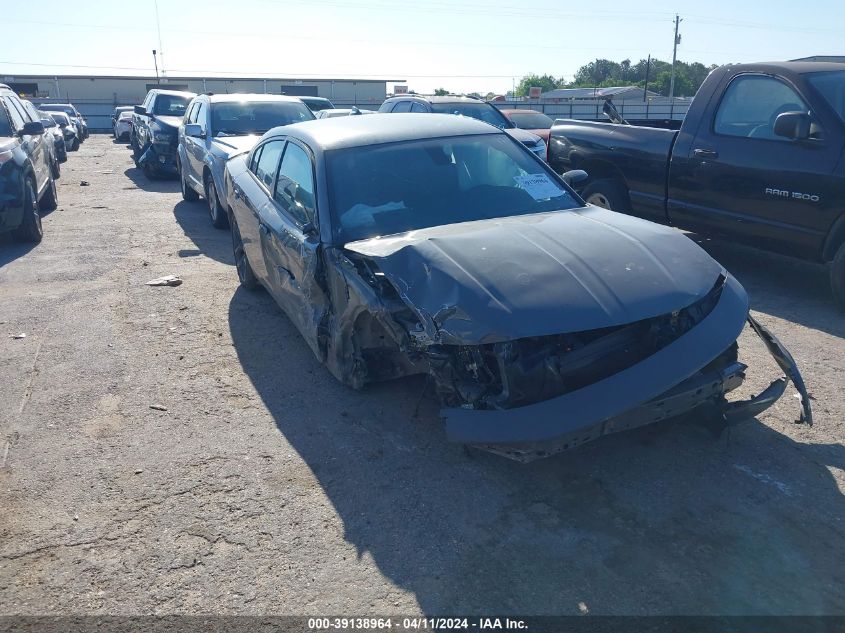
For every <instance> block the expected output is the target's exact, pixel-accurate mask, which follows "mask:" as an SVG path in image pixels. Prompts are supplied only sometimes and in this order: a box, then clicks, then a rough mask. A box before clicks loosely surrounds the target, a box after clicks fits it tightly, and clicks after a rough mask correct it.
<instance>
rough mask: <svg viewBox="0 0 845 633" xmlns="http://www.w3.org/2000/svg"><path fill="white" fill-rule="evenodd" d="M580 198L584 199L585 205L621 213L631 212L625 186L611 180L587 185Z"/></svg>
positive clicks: (605, 179) (606, 179)
mask: <svg viewBox="0 0 845 633" xmlns="http://www.w3.org/2000/svg"><path fill="white" fill-rule="evenodd" d="M581 197H582V198H584V200H585V202H587V204H592V205H595V206H597V207H601V208H603V209H611V210H613V211H621V212H623V213H626V212H628V211H630V210H631V204H630V203H629V202H628V192H627V191H626V189H625V185H623V184H622V183H621V182H619V181H618V180H613V179H611V178H604V179H602V180H596V181H595V182H593V183H591V184H589V185H587V187H586V188H585V189H584V193H582V194H581Z"/></svg>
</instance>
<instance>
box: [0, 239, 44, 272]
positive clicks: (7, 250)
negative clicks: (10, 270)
mask: <svg viewBox="0 0 845 633" xmlns="http://www.w3.org/2000/svg"><path fill="white" fill-rule="evenodd" d="M36 246H38V244H33V243H32V242H18V241H16V240H15V239H14V237H12V235H11V234H10V233H5V234H3V233H0V268H2V267H3V266H5V265H6V264H9V263H11V262H13V261H15V260H16V259H18V258H20V257H23V256H24V255H26V254H27V253H28V252H29V251H31V250H32V249H33V248H35V247H36Z"/></svg>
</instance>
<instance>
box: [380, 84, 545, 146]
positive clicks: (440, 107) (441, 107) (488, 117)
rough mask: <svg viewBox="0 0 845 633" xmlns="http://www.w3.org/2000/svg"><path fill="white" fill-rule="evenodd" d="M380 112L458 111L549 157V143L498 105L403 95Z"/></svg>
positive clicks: (447, 97) (459, 99) (471, 98)
mask: <svg viewBox="0 0 845 633" xmlns="http://www.w3.org/2000/svg"><path fill="white" fill-rule="evenodd" d="M378 111H379V112H393V113H396V112H419V113H423V112H434V113H437V114H458V115H461V116H465V117H470V118H473V119H478V120H479V121H484V122H485V123H489V124H490V125H495V126H496V127H497V128H499V129H501V130H504V131H505V132H506V133H507V134H508V135H510V136H511V137H512V138H514V139H516V140H517V141H519V142H520V143H522V144H523V145H525V147H527V148H528V149H529V150H531V151H532V152H533V153H534V154H536V155H537V156H539V157H540V158H542V159H543V160H545V159H546V142H545V141H544V140H543V139H541V138H540V137H539V136H537V135H536V134H532V133H531V132H527V131H525V130H520V129H519V128H518V127H516V126H515V125H514V124H513V123H511V122H510V121H509V120H508V119H507V118H506V117H505V115H503V114H502V113H501V112H499V109H498V108H496V106H494V105H491V104H489V103H487V102H486V101H481V100H480V99H475V98H473V97H463V96H443V97H430V96H424V95H402V96H401V97H391V98H390V99H386V100H385V101H384V103H382V104H381V107H380V108H379V110H378Z"/></svg>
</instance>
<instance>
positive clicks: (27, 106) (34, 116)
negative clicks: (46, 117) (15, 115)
mask: <svg viewBox="0 0 845 633" xmlns="http://www.w3.org/2000/svg"><path fill="white" fill-rule="evenodd" d="M21 104H22V105H23V109H24V110H25V112H26V114H27V116H29V119H30V120H31V121H40V120H41V117H40V116H38V110H36V109H35V106H34V105H32V101H21Z"/></svg>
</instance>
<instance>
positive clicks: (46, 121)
mask: <svg viewBox="0 0 845 633" xmlns="http://www.w3.org/2000/svg"><path fill="white" fill-rule="evenodd" d="M38 118H39V119H41V124H42V125H43V126H44V127H56V122H55V121H54V120H53V117H51V116H50V115H49V114H47V113H46V112H39V113H38Z"/></svg>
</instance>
